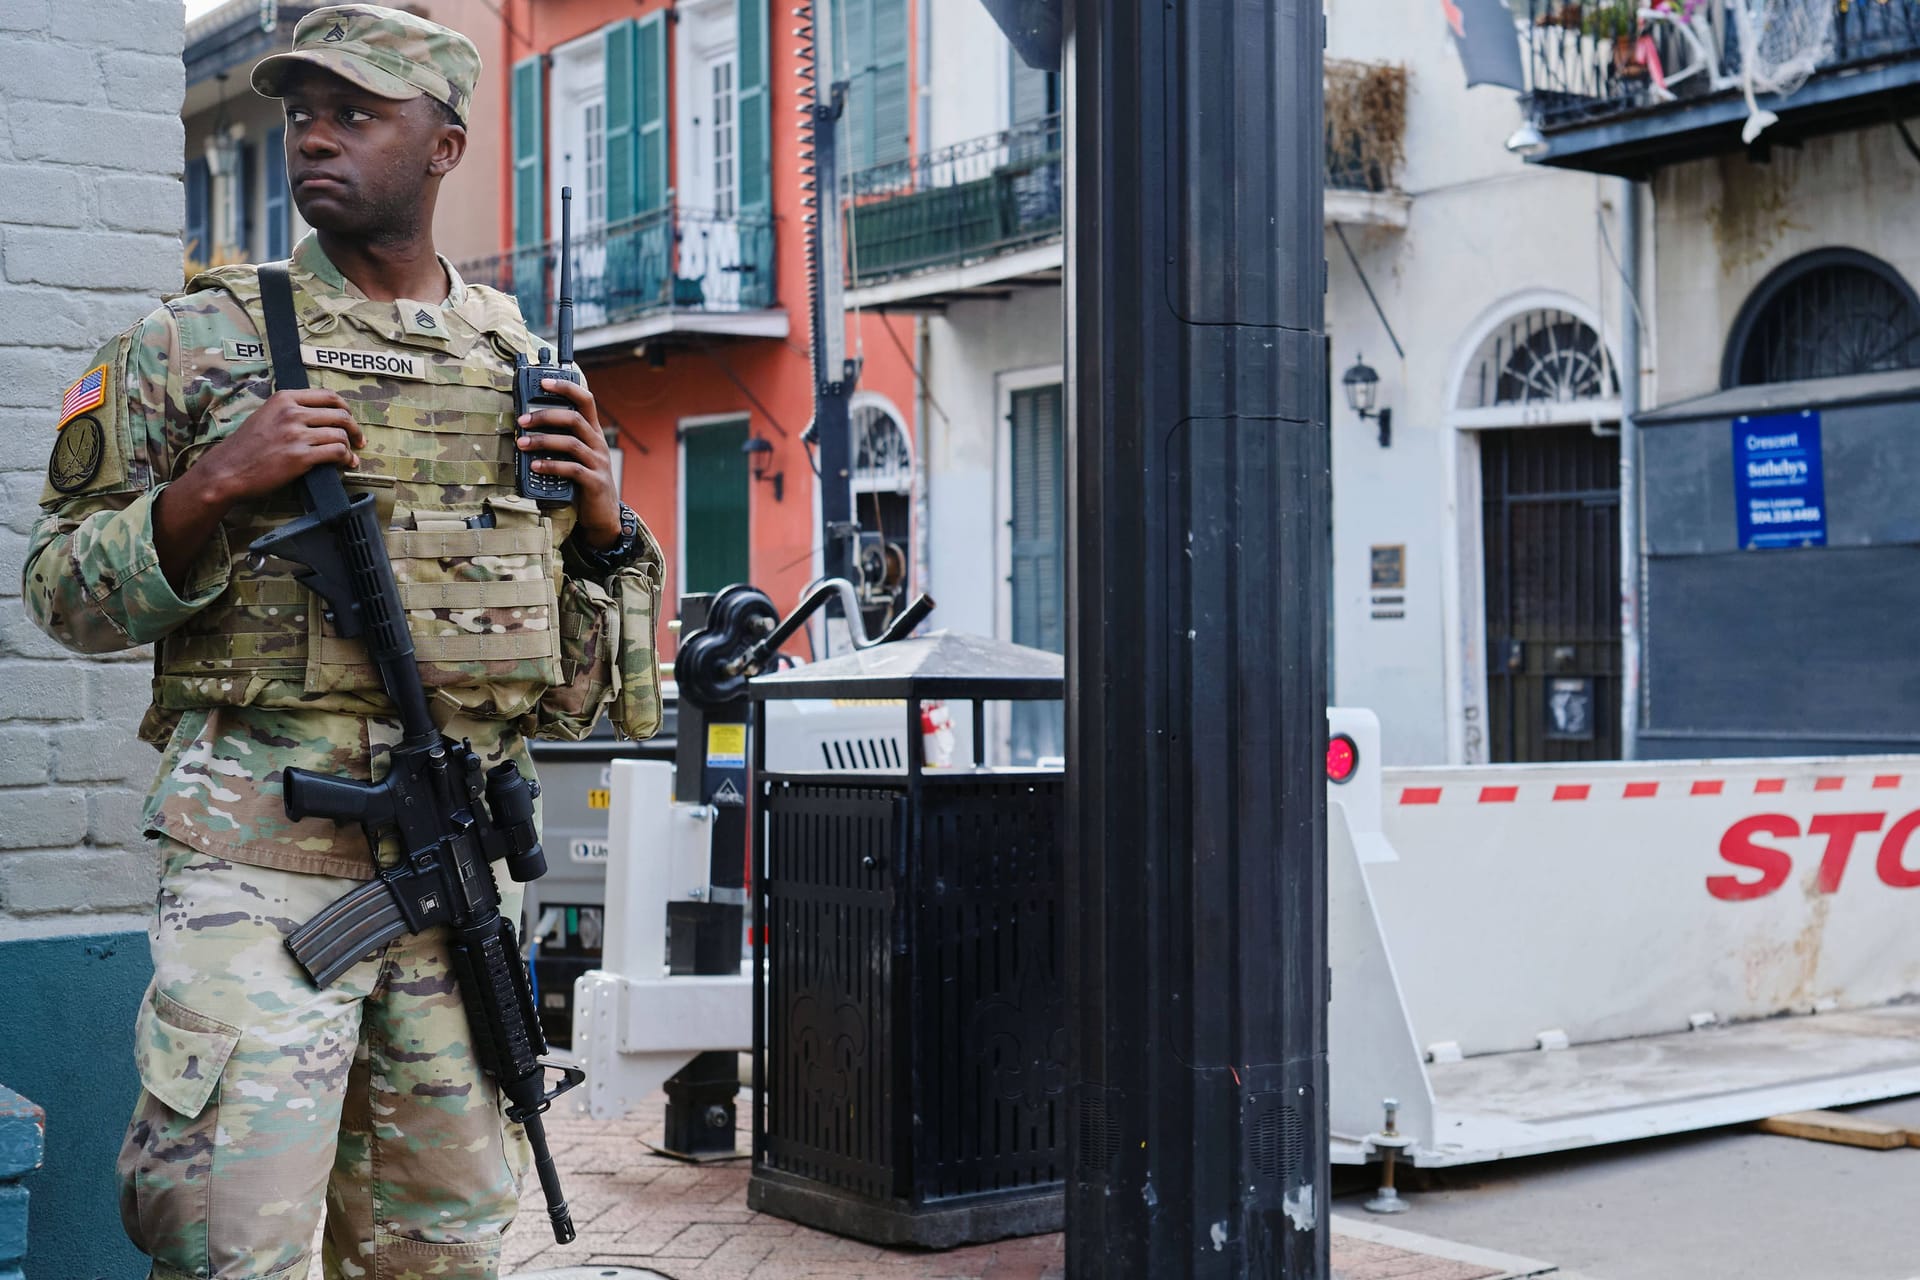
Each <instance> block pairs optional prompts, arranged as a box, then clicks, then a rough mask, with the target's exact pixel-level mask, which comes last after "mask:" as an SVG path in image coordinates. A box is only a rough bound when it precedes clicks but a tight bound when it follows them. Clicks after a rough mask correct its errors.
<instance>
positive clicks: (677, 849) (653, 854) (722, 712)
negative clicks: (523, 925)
mask: <svg viewBox="0 0 1920 1280" xmlns="http://www.w3.org/2000/svg"><path fill="white" fill-rule="evenodd" d="M829 601H832V602H835V603H837V604H839V605H840V606H841V608H842V609H843V611H844V616H845V617H846V618H847V619H848V620H849V624H848V625H849V629H850V631H851V632H852V635H853V638H854V643H855V645H856V646H857V647H859V648H867V647H871V646H872V645H875V644H882V643H886V642H888V641H891V640H894V639H897V638H898V637H900V636H903V635H906V634H908V633H909V632H911V631H912V629H913V628H914V627H916V626H918V625H919V623H920V622H921V620H922V619H924V618H925V617H926V615H927V613H928V612H929V611H930V610H931V609H932V607H933V602H932V601H931V600H929V599H927V598H926V597H922V598H921V599H920V600H919V601H916V602H915V604H914V605H913V606H912V607H910V608H908V609H907V610H906V611H904V612H903V613H901V614H900V616H899V617H898V618H896V619H895V620H894V622H893V624H892V626H891V627H890V628H889V629H888V630H887V631H886V632H885V633H884V634H882V635H881V636H880V637H878V638H877V639H869V638H867V637H866V635H865V634H864V631H863V629H862V628H861V624H860V611H859V607H858V603H857V600H856V599H855V597H854V593H853V589H852V587H851V586H850V585H849V584H847V583H846V582H844V581H839V580H830V581H828V582H824V583H821V584H819V585H817V586H816V587H815V588H813V589H812V590H811V591H809V592H808V593H807V595H806V597H805V598H804V599H803V600H802V601H801V603H800V605H799V607H798V608H796V609H795V610H794V612H793V613H792V614H791V615H790V616H789V617H788V618H787V619H785V620H784V621H782V620H781V618H780V616H779V613H778V611H777V610H776V609H775V608H774V605H773V603H772V601H771V600H769V599H768V598H767V596H766V595H765V594H764V593H763V592H760V591H758V590H755V589H754V588H752V587H747V586H734V587H729V588H727V589H726V590H725V591H722V592H720V593H719V594H717V595H715V596H712V597H706V596H688V597H685V598H683V599H682V601H681V605H680V617H681V621H682V626H683V628H684V629H685V630H684V632H683V638H682V641H681V645H680V649H679V653H678V655H677V658H676V661H675V663H674V676H675V682H676V685H677V687H678V694H679V697H678V708H679V709H678V723H677V730H676V744H675V758H674V761H673V763H672V764H670V765H669V764H666V763H664V762H658V761H650V760H630V759H622V760H615V761H613V762H611V764H610V766H609V770H610V772H609V790H610V792H611V796H610V808H609V813H608V845H609V856H608V859H607V869H606V904H607V918H606V931H605V942H604V946H603V949H602V955H601V967H600V968H598V969H594V970H589V971H588V972H586V973H585V974H582V975H581V976H580V977H579V978H577V979H576V980H575V982H574V987H573V1005H574V1018H573V1035H574V1046H573V1047H574V1053H575V1055H576V1056H577V1057H578V1058H579V1059H580V1060H581V1062H582V1063H583V1064H584V1065H585V1066H586V1069H587V1084H586V1087H585V1089H584V1090H582V1092H583V1093H584V1094H585V1097H584V1098H583V1099H581V1102H582V1103H583V1104H584V1105H585V1106H586V1107H587V1109H588V1110H590V1111H591V1112H592V1114H593V1115H595V1116H600V1117H608V1116H619V1115H624V1114H626V1113H627V1112H628V1111H629V1110H631V1109H632V1108H634V1107H636V1106H638V1105H639V1104H640V1103H641V1102H642V1101H644V1100H645V1099H646V1098H647V1097H649V1096H650V1095H651V1094H652V1093H653V1092H654V1091H655V1090H658V1089H661V1088H664V1089H665V1090H666V1093H667V1116H666V1135H665V1141H664V1149H665V1150H667V1151H668V1152H669V1153H671V1154H676V1155H682V1156H686V1157H689V1158H703V1157H714V1156H729V1155H732V1154H734V1152H735V1138H734V1134H735V1107H736V1097H737V1095H738V1093H739V1078H740V1072H739V1063H738V1055H739V1054H740V1053H743V1052H746V1051H747V1050H748V1049H750V1048H751V1047H752V1044H753V1037H752V1024H751V1021H750V1018H749V1006H750V1003H751V977H750V975H749V974H748V972H747V971H746V970H745V969H744V968H743V960H742V951H743V946H744V943H745V932H744V926H745V904H746V884H747V875H746V873H747V816H748V806H747V785H748V779H747V704H746V703H745V702H744V701H742V700H741V699H740V694H741V693H742V692H743V691H744V689H745V686H746V682H747V680H748V679H750V678H751V677H752V676H754V675H756V674H758V673H759V672H760V671H761V670H763V669H766V668H768V667H771V666H772V665H774V664H775V662H776V660H777V656H778V654H779V651H780V646H781V645H783V644H784V643H785V642H786V641H787V640H788V639H789V638H791V637H792V636H793V635H794V634H795V633H796V632H797V631H798V630H799V629H800V627H801V626H803V625H804V624H805V623H806V622H807V620H808V619H809V618H811V617H812V616H813V615H814V614H815V613H816V612H818V611H819V610H820V609H821V607H822V606H824V605H826V604H827V603H828V602H829Z"/></svg>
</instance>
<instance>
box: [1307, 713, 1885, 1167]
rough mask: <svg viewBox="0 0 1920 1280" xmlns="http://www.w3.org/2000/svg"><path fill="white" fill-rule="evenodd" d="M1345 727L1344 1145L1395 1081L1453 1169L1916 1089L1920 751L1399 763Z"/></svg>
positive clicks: (1413, 1132)
mask: <svg viewBox="0 0 1920 1280" xmlns="http://www.w3.org/2000/svg"><path fill="white" fill-rule="evenodd" d="M1332 723H1333V728H1334V731H1335V732H1336V733H1342V732H1344V733H1346V734H1348V735H1349V736H1350V737H1352V738H1353V740H1354V741H1355V742H1356V743H1357V744H1358V745H1359V748H1360V758H1361V768H1360V769H1359V771H1358V772H1357V773H1356V775H1355V777H1354V778H1353V780H1352V781H1350V782H1349V783H1347V784H1345V785H1344V786H1335V787H1332V788H1330V795H1331V799H1332V800H1333V803H1332V804H1330V805H1329V815H1328V816H1329V823H1328V830H1329V844H1328V856H1329V868H1328V883H1329V894H1328V897H1329V922H1328V923H1329V938H1330V947H1331V950H1332V958H1331V963H1332V967H1333V1002H1332V1008H1331V1017H1330V1022H1331V1050H1330V1066H1331V1074H1332V1099H1331V1105H1332V1109H1333V1117H1332V1118H1333V1132H1334V1134H1335V1142H1334V1157H1335V1159H1336V1160H1343V1161H1350V1162H1357V1161H1362V1160H1365V1159H1367V1158H1368V1157H1369V1155H1370V1147H1369V1144H1368V1143H1367V1140H1366V1135H1368V1134H1369V1133H1371V1132H1373V1131H1374V1130H1376V1129H1378V1127H1379V1125H1380V1119H1381V1100H1382V1099H1383V1098H1386V1097H1393V1098H1396V1099H1397V1100H1398V1101H1399V1102H1400V1104H1401V1111H1400V1128H1401V1130H1402V1131H1403V1132H1405V1133H1406V1134H1408V1135H1409V1136H1410V1137H1411V1138H1412V1146H1411V1147H1410V1148H1409V1149H1408V1151H1407V1153H1406V1156H1405V1158H1407V1159H1410V1160H1412V1161H1413V1162H1414V1163H1416V1164H1423V1165H1448V1164H1465V1163H1471V1162H1475V1161H1482V1160H1492V1159H1499V1158H1503V1157H1507V1156H1518V1155H1526V1154H1531V1153H1535V1152H1541V1151H1552V1150H1562V1149H1566V1148H1571V1147H1582V1146H1591V1145H1597V1144H1600V1143H1607V1142H1617V1141H1622V1140H1626V1139H1631V1138H1639V1137H1649V1136H1653V1135H1656V1134H1663V1133H1675V1132H1681V1131H1684V1130H1690V1129H1699V1128H1706V1127H1710V1126H1714V1125H1722V1124H1732V1123H1737V1122H1740V1121H1744V1120H1751V1119H1757V1118H1760V1117H1763V1116H1767V1115H1772V1114H1776V1113H1778V1112H1783V1111H1793V1110H1802V1109H1806V1108H1813V1107H1828V1106H1835V1105H1841V1104H1845V1103H1850V1102H1861V1101H1867V1100H1870V1099H1875V1098H1884V1097H1891V1096H1895V1095H1899V1094H1906V1093H1914V1092H1920V1006H1910V1005H1907V1004H1905V1003H1903V1002H1904V1001H1906V1000H1908V999H1910V998H1911V997H1913V996H1914V995H1915V994H1916V993H1920V930H1917V929H1915V928H1914V927H1913V925H1912V922H1911V921H1910V920H1909V919H1908V917H1907V914H1906V913H1907V912H1908V911H1909V910H1912V909H1913V907H1914V906H1915V905H1920V897H1916V896H1914V895H1911V894H1909V892H1908V891H1909V890H1912V889H1915V888H1920V838H1916V834H1917V833H1920V758H1916V757H1897V758H1895V757H1877V758H1867V757H1847V758H1837V759H1818V760H1719V761H1661V762H1653V763H1621V764H1588V765H1554V766H1496V767H1486V766H1480V767H1474V768H1460V769H1388V770H1384V771H1383V770H1380V769H1378V768H1377V767H1369V765H1368V759H1369V757H1371V759H1372V760H1375V761H1377V760H1378V758H1379V753H1378V735H1379V730H1378V725H1377V722H1376V721H1375V720H1374V718H1373V716H1372V715H1371V714H1369V713H1367V712H1359V711H1335V712H1333V713H1332ZM1783 1015H1785V1016H1783Z"/></svg>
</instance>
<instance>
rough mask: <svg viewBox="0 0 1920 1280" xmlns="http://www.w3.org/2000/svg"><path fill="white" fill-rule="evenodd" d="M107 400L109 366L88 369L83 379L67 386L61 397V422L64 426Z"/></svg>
mask: <svg viewBox="0 0 1920 1280" xmlns="http://www.w3.org/2000/svg"><path fill="white" fill-rule="evenodd" d="M106 402H107V366H105V365H100V366H99V367H98V368H94V369H89V370H87V372H86V374H85V375H84V376H82V377H81V379H80V380H79V381H78V382H76V383H74V384H73V385H72V386H70V387H68V388H67V394H66V395H64V396H62V397H61V398H60V422H59V426H61V427H64V426H66V425H67V424H68V423H69V422H72V421H73V420H74V419H75V418H77V417H79V416H80V415H81V414H83V413H85V412H86V411H87V410H89V409H98V408H99V407H100V406H101V405H103V404H105V403H106ZM56 429H57V428H56Z"/></svg>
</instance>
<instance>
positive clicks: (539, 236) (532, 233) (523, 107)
mask: <svg viewBox="0 0 1920 1280" xmlns="http://www.w3.org/2000/svg"><path fill="white" fill-rule="evenodd" d="M542 90H543V86H542V74H541V63H540V57H539V55H538V54H536V55H534V56H533V57H531V58H527V59H524V60H522V61H520V62H516V63H514V64H513V243H514V245H515V247H521V246H525V245H532V244H539V243H540V242H541V241H543V240H545V239H546V219H545V217H544V216H543V215H544V212H545V210H544V208H543V206H542V203H541V197H542V194H543V193H542V191H541V185H542V184H541V179H540V147H541V141H542V139H541V128H540V115H541V112H540V100H541V97H542Z"/></svg>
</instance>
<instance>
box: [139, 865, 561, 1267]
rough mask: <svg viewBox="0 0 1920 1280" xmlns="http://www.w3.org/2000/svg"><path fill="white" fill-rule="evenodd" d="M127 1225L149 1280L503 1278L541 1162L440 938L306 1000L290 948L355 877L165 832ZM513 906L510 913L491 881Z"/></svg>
mask: <svg viewBox="0 0 1920 1280" xmlns="http://www.w3.org/2000/svg"><path fill="white" fill-rule="evenodd" d="M160 849H161V853H162V854H163V855H164V856H165V859H166V864H165V871H164V873H163V875H162V877H161V883H160V893H159V898H158V902H157V906H156V910H155V913H154V921H153V924H152V926H151V928H150V930H149V934H150V938H151V941H152V945H153V963H154V979H153V985H152V986H151V987H150V988H149V989H148V992H147V997H146V999H145V1001H144V1002H143V1003H142V1005H141V1008H140V1013H139V1018H138V1023H137V1026H136V1039H135V1051H134V1056H135V1061H136V1063H137V1065H138V1067H139V1071H140V1080H141V1084H142V1086H143V1088H142V1092H141V1096H140V1100H139V1102H138V1103H137V1104H136V1105H135V1107H134V1113H133V1121H132V1123H131V1124H130V1125H129V1126H128V1129H127V1136H126V1141H125V1143H124V1145H123V1147H122V1149H121V1155H120V1205H121V1218H122V1220H123V1221H124V1223H125V1225H126V1228H127V1234H128V1236H129V1237H130V1238H131V1239H132V1240H133V1242H134V1244H135V1245H137V1246H138V1247H139V1248H140V1249H141V1250H142V1251H143V1252H145V1253H146V1254H147V1255H148V1256H149V1257H151V1258H152V1259H153V1270H152V1273H151V1276H152V1280H306V1276H307V1273H308V1268H309V1265H310V1260H311V1254H312V1249H313V1239H314V1232H315V1230H316V1228H317V1227H319V1226H320V1223H321V1216H322V1205H323V1204H324V1206H325V1235H324V1238H323V1242H322V1247H321V1260H322V1262H321V1265H322V1268H323V1270H324V1272H325V1274H326V1276H327V1280H424V1278H425V1277H449V1278H456V1280H494V1278H495V1277H496V1276H497V1275H498V1274H499V1255H500V1242H501V1236H502V1235H503V1234H504V1232H505V1231H506V1229H507V1225H508V1224H509V1223H510V1222H511V1221H512V1220H513V1215H514V1209H515V1207H516V1205H517V1203H518V1199H519V1195H518V1193H519V1187H520V1183H521V1180H522V1178H523V1177H524V1175H525V1172H526V1168H527V1165H528V1163H529V1159H530V1157H529V1153H528V1149H527V1144H526V1137H525V1135H524V1134H523V1133H522V1132H521V1130H520V1126H518V1125H514V1124H510V1123H509V1122H508V1121H507V1120H506V1118H505V1117H504V1116H503V1115H502V1113H501V1111H500V1107H499V1104H498V1094H497V1092H496V1091H495V1089H494V1086H493V1085H492V1083H491V1082H490V1081H488V1080H487V1079H485V1077H484V1076H482V1075H481V1073H480V1070H479V1068H478V1066H477V1065H476V1064H475V1062H474V1059H473V1055H472V1053H471V1052H470V1050H469V1048H468V1031H467V1016H466V1011H465V1008H464V1007H463V1006H462V1004H461V1002H460V993H459V991H458V989H457V988H456V986H455V984H454V977H453V973H452V970H451V968H450V965H449V960H448V955H447V948H446V945H445V941H444V933H443V931H440V930H434V931H430V932H428V933H425V934H420V935H409V936H406V937H403V938H401V939H399V940H397V941H395V942H393V943H391V944H389V945H388V946H387V947H386V948H385V949H384V950H383V951H381V952H380V953H379V954H377V955H375V956H373V957H371V958H369V959H366V960H362V961H361V962H360V963H359V964H357V965H355V966H354V967H353V968H352V969H350V970H349V971H348V972H347V973H346V974H344V975H343V976H342V977H341V978H340V979H339V980H338V981H337V982H336V983H334V985H332V986H330V987H328V988H326V989H324V990H319V989H316V988H315V987H314V985H313V983H312V981H311V980H310V979H309V978H308V977H307V976H306V974H305V973H304V972H303V971H301V969H300V968H299V966H298V965H296V964H295V962H294V960H293V957H292V956H291V955H290V954H289V953H288V951H287V950H286V948H285V946H284V945H283V944H282V939H283V938H284V937H285V936H286V934H287V933H289V932H290V931H291V930H292V929H293V928H294V927H295V926H296V925H298V924H300V923H302V922H304V921H305V920H307V919H308V918H310V917H311V916H312V915H313V914H314V913H315V912H317V911H318V910H319V909H320V908H321V907H323V906H325V905H327V904H328V903H329V902H331V901H333V900H334V899H335V898H337V897H339V896H340V895H341V894H343V893H345V892H347V891H348V890H350V889H352V888H354V887H355V885H356V884H357V883H359V882H357V881H353V880H345V879H336V878H333V877H329V876H315V875H302V874H298V873H295V872H288V871H275V870H269V869H265V868H261V867H253V866H242V865H239V864H236V863H231V862H226V861H222V860H221V859H219V858H217V857H214V856H211V855H210V854H207V853H204V852H200V851H196V850H193V849H189V848H187V847H186V846H184V845H180V844H177V843H174V842H172V841H168V840H162V841H161V842H160ZM501 890H502V893H503V895H504V896H506V897H507V899H508V901H507V902H505V903H504V904H503V909H505V910H506V911H507V912H508V913H509V914H508V918H509V919H512V918H513V917H514V915H515V914H517V912H518V911H519V898H520V892H519V887H518V886H517V885H513V884H512V883H511V882H510V881H507V880H506V878H505V876H504V875H503V876H501Z"/></svg>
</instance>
